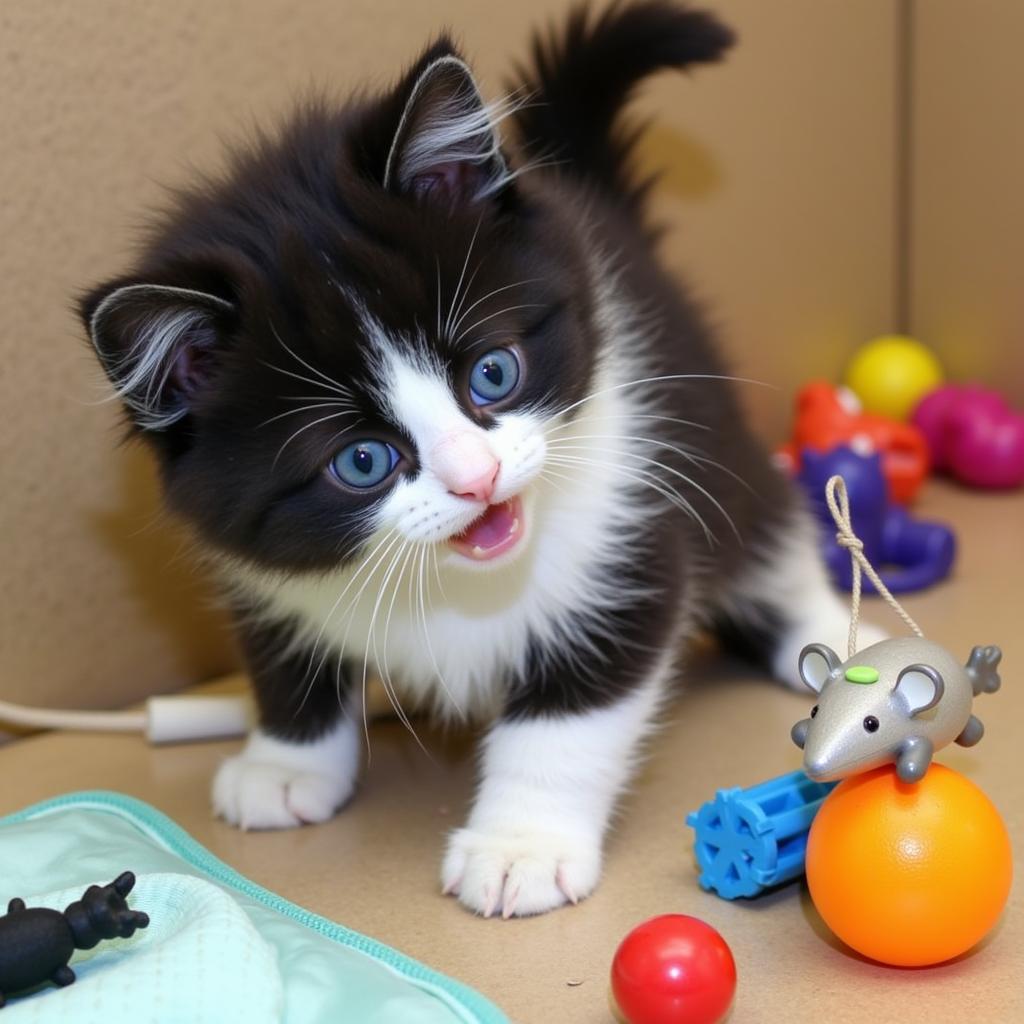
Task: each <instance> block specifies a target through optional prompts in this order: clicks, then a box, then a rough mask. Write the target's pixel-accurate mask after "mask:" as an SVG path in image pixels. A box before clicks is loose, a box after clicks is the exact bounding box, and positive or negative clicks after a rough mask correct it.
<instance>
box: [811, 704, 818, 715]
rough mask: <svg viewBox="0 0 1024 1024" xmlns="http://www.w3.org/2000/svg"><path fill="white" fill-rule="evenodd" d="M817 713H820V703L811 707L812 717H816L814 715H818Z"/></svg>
mask: <svg viewBox="0 0 1024 1024" xmlns="http://www.w3.org/2000/svg"><path fill="white" fill-rule="evenodd" d="M817 713H818V705H817V704H815V705H814V707H813V708H811V718H814V716H815V715H816V714H817Z"/></svg>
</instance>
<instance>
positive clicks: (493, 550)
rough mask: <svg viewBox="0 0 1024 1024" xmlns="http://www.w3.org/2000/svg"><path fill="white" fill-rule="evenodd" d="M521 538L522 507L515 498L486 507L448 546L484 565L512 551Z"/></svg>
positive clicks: (519, 500) (520, 502) (518, 499)
mask: <svg viewBox="0 0 1024 1024" xmlns="http://www.w3.org/2000/svg"><path fill="white" fill-rule="evenodd" d="M522 536H523V503H522V501H521V499H520V498H519V497H518V495H517V496H516V497H514V498H510V499H509V500H508V501H504V502H502V503H501V504H500V505H490V506H488V508H487V510H486V511H485V512H484V514H483V515H482V516H480V518H479V519H474V520H473V522H471V523H470V524H469V526H467V527H466V529H465V530H463V531H462V533H460V534H458V535H457V536H455V537H452V538H451V539H450V540H449V541H448V543H449V544H451V546H452V547H453V548H454V549H455V550H456V551H457V552H458V553H459V554H460V555H464V556H465V557H466V558H471V559H473V561H474V562H488V561H490V560H491V559H492V558H497V557H498V556H499V555H503V554H504V553H505V552H506V551H509V550H511V549H512V548H514V547H515V546H516V544H518V543H519V540H520V538H521V537H522Z"/></svg>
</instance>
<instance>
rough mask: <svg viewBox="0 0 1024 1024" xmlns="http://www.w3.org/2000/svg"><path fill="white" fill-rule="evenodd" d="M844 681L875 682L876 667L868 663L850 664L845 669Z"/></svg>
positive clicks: (876, 679) (876, 678)
mask: <svg viewBox="0 0 1024 1024" xmlns="http://www.w3.org/2000/svg"><path fill="white" fill-rule="evenodd" d="M846 681H847V682H850V683H877V682H878V669H877V668H872V667H871V666H870V665H851V666H850V667H849V668H848V669H847V670H846Z"/></svg>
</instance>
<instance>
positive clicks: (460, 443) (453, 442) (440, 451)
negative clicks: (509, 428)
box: [431, 430, 501, 501]
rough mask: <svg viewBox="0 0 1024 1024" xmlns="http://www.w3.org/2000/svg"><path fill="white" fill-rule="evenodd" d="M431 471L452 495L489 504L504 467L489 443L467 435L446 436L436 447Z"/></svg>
mask: <svg viewBox="0 0 1024 1024" xmlns="http://www.w3.org/2000/svg"><path fill="white" fill-rule="evenodd" d="M431 455H432V458H431V468H432V469H433V470H434V473H435V474H436V475H437V477H438V479H440V481H441V482H442V483H443V484H444V485H445V487H447V488H448V491H449V493H451V494H454V495H457V496H458V497H460V498H470V499H472V500H473V501H490V500H491V495H492V494H494V482H495V481H496V480H497V478H498V470H499V469H501V463H500V462H499V461H498V460H497V459H496V458H495V457H494V454H493V452H492V451H491V449H490V447H489V446H488V444H487V442H486V441H485V440H484V439H483V438H482V437H480V436H479V435H477V434H473V433H470V432H469V431H468V430H467V431H460V432H458V433H453V434H447V435H445V436H444V437H442V438H441V440H440V441H438V442H437V444H436V445H434V450H433V452H432V453H431Z"/></svg>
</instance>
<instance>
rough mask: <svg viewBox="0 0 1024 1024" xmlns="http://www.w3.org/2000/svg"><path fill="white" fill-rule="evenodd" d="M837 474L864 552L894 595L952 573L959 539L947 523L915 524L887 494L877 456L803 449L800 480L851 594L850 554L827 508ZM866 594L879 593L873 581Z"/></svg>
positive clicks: (834, 569) (835, 570)
mask: <svg viewBox="0 0 1024 1024" xmlns="http://www.w3.org/2000/svg"><path fill="white" fill-rule="evenodd" d="M836 474H838V475H840V476H842V477H843V479H844V480H845V481H846V489H847V493H848V494H849V496H850V518H851V520H852V522H853V528H854V531H855V532H856V534H857V536H858V537H860V539H861V541H862V542H863V544H864V554H865V555H867V557H868V561H870V562H871V563H872V564H873V565H874V566H875V567H876V568H877V570H878V575H879V576H880V577H881V578H882V582H883V583H884V584H885V585H886V586H887V587H888V588H889V590H891V591H892V592H893V593H894V594H899V593H906V592H907V591H911V590H920V589H922V588H923V587H929V586H931V585H932V584H933V583H938V582H939V580H941V579H944V578H945V577H946V576H948V575H949V571H950V569H951V568H952V566H953V559H954V558H955V556H956V538H955V537H954V536H953V531H952V530H951V529H950V528H949V527H948V526H945V525H944V524H942V523H933V522H925V521H922V520H915V519H912V518H911V517H910V515H908V514H907V512H906V511H905V510H904V509H903V508H901V507H900V506H899V505H892V504H890V503H889V500H888V498H887V496H886V483H885V476H884V475H883V472H882V459H881V456H880V455H879V454H878V452H869V453H861V452H858V451H856V450H854V449H853V448H851V447H849V446H847V445H840V446H839V447H838V448H833V449H832V450H831V451H828V452H816V451H813V450H812V449H810V448H805V449H803V452H802V458H801V466H800V472H799V474H798V476H797V479H798V480H799V481H800V483H801V484H802V485H803V487H804V490H805V491H806V492H807V496H808V497H809V498H810V501H811V505H812V507H813V509H814V511H815V513H816V514H817V516H818V518H819V519H820V520H821V523H822V525H823V527H824V531H823V538H822V545H823V549H824V555H825V561H826V562H827V563H828V567H829V571H830V572H831V574H832V578H833V579H834V580H835V582H836V583H837V584H838V585H839V586H841V587H843V588H845V589H846V590H849V589H850V588H851V585H852V582H853V572H852V568H851V563H850V555H849V553H848V552H847V551H846V550H845V549H844V548H841V547H840V546H839V545H838V544H837V543H836V540H835V524H834V523H833V522H832V514H831V513H830V512H829V510H828V506H827V505H826V504H825V499H824V494H825V484H826V482H827V481H828V480H829V478H830V477H832V476H835V475H836ZM864 590H865V592H867V593H874V592H875V587H874V584H872V582H871V580H869V579H865V580H864Z"/></svg>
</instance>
